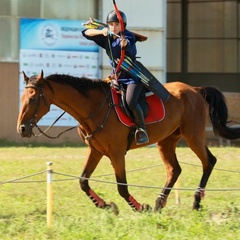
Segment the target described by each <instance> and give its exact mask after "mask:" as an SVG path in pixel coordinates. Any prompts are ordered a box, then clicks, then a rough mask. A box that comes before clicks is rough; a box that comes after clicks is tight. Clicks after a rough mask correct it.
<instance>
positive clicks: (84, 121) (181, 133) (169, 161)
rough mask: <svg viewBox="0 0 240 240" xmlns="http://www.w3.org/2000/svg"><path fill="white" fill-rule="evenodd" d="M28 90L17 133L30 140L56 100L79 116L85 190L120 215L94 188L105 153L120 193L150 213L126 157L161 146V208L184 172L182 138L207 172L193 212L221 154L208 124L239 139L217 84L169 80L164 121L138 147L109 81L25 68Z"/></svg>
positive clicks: (100, 205)
mask: <svg viewBox="0 0 240 240" xmlns="http://www.w3.org/2000/svg"><path fill="white" fill-rule="evenodd" d="M23 75H24V81H25V84H26V86H25V89H24V91H23V94H22V96H21V109H20V111H19V115H18V120H17V131H18V133H19V134H20V135H21V136H22V137H28V138H30V137H31V136H32V135H33V131H32V129H33V128H34V127H36V126H37V122H38V121H39V120H40V119H41V118H42V117H43V116H44V115H45V114H47V113H48V112H49V109H50V105H51V104H55V105H56V106H58V107H59V108H61V109H63V110H64V111H66V112H67V113H69V114H70V115H71V116H72V117H74V118H75V119H76V120H77V121H78V123H79V126H78V130H77V131H78V134H79V136H80V138H81V139H82V140H83V142H84V143H86V144H87V145H88V156H87V158H86V161H85V163H84V167H83V171H82V174H81V177H80V178H79V184H80V188H81V189H82V190H83V191H84V192H85V194H86V195H87V196H88V197H89V198H90V199H91V201H92V202H93V203H94V204H95V206H96V207H98V208H103V209H111V210H112V211H113V212H114V213H116V214H118V211H119V210H118V208H117V206H116V204H115V203H113V202H109V203H107V202H105V200H104V199H102V198H101V197H100V196H98V195H97V193H96V192H95V191H94V190H93V189H92V188H91V187H90V185H89V178H90V177H91V175H92V173H93V172H94V170H95V168H96V167H97V165H98V163H99V161H100V160H101V158H102V157H103V156H107V157H108V158H109V159H110V161H111V164H112V166H113V169H114V173H115V178H116V182H117V189H118V193H119V194H120V196H121V197H122V198H123V199H125V201H126V202H127V203H128V204H129V205H130V207H131V208H132V210H134V211H137V212H143V211H148V210H149V211H150V210H151V206H150V205H149V204H144V203H143V204H142V203H140V202H138V201H137V200H136V199H135V198H134V197H133V196H132V195H131V194H130V192H129V190H128V185H127V177H126V169H125V155H126V153H127V151H128V150H131V149H136V148H139V147H142V146H147V145H150V144H151V145H152V144H154V143H155V144H156V145H157V148H158V150H159V153H160V156H161V159H162V161H163V163H164V165H165V168H166V173H167V179H166V183H165V185H164V187H163V188H162V191H161V192H160V193H159V195H158V196H157V198H156V200H155V207H154V209H153V210H154V212H160V211H161V210H162V209H163V208H164V207H165V206H166V204H167V198H168V196H169V194H170V192H171V189H172V188H173V186H174V184H175V182H176V180H177V179H178V177H179V175H180V174H181V167H180V165H179V162H178V159H177V155H176V146H177V143H178V142H179V141H180V139H185V142H186V144H187V145H188V146H189V147H190V149H191V150H192V151H193V152H194V153H195V154H196V155H197V157H198V158H199V159H200V161H201V164H202V176H201V179H200V182H199V185H198V187H197V188H196V191H195V193H194V196H193V197H194V201H193V207H192V209H193V210H199V209H200V207H201V205H200V203H201V200H202V197H203V196H204V190H205V188H206V185H207V182H208V180H209V177H210V175H211V172H212V170H213V169H214V165H215V164H216V161H217V159H216V157H215V156H214V155H213V154H212V153H211V152H210V150H209V149H208V147H207V144H206V131H205V128H206V124H207V121H208V118H210V120H211V124H212V126H213V131H214V133H215V134H216V135H218V136H220V137H222V138H225V139H238V138H240V128H239V127H235V128H234V127H231V126H229V121H228V107H227V105H226V100H225V98H224V95H223V94H222V92H221V91H219V90H218V89H217V88H215V87H210V86H200V87H193V86H190V85H187V84H185V83H183V82H180V81H179V82H171V83H166V84H164V87H165V88H166V89H167V90H168V91H169V93H170V97H169V99H168V100H167V101H166V102H164V106H165V109H166V112H165V117H164V119H163V120H162V121H159V122H155V123H152V124H149V125H147V132H148V135H149V142H148V143H147V144H144V145H137V144H136V143H135V141H131V142H130V144H129V141H128V140H127V139H128V137H129V133H130V131H131V129H130V128H129V127H128V126H125V125H124V124H122V123H121V122H120V121H119V119H118V116H117V114H116V111H115V108H114V104H113V101H112V96H111V94H110V92H111V87H112V86H110V84H109V83H106V82H105V81H102V80H100V79H98V80H96V79H89V78H85V77H74V76H70V75H64V74H52V75H49V76H47V77H44V73H43V70H42V71H41V73H40V74H39V75H34V76H31V77H28V76H27V75H26V74H25V73H24V72H23Z"/></svg>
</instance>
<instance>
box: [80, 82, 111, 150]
mask: <svg viewBox="0 0 240 240" xmlns="http://www.w3.org/2000/svg"><path fill="white" fill-rule="evenodd" d="M102 89H103V92H104V95H105V98H104V100H103V102H102V104H101V106H100V107H99V108H98V111H96V112H94V113H93V114H90V115H89V116H88V117H87V118H85V120H87V119H91V118H93V117H94V116H95V115H97V114H98V113H99V112H100V111H101V110H102V109H103V107H104V106H105V104H106V102H108V110H107V113H106V115H105V118H104V119H103V122H102V124H100V125H99V126H98V127H97V128H96V129H95V130H94V131H93V132H92V133H91V134H87V135H86V134H85V133H84V132H83V131H82V129H81V128H79V129H80V132H81V134H82V136H83V137H84V139H85V140H86V141H87V142H88V144H89V145H90V146H91V147H93V146H92V145H91V143H90V139H91V138H92V137H93V136H94V135H95V134H96V133H97V132H99V131H100V130H102V129H103V128H104V126H105V124H106V123H107V120H108V118H109V115H110V111H111V107H112V106H113V103H112V102H111V101H109V96H110V92H111V90H109V91H108V93H107V92H106V90H105V89H104V88H103V87H102ZM85 122H86V121H85ZM81 125H82V124H80V126H81ZM94 149H95V148H94Z"/></svg>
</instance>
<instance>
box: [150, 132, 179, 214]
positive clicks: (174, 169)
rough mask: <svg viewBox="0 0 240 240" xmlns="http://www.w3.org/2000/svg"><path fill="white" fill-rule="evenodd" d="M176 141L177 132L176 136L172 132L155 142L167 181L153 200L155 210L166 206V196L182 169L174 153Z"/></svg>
mask: <svg viewBox="0 0 240 240" xmlns="http://www.w3.org/2000/svg"><path fill="white" fill-rule="evenodd" d="M177 141H178V134H176V136H175V134H172V136H170V137H169V138H167V139H165V140H164V141H161V142H159V143H158V144H157V146H158V150H159V153H160V156H161V158H162V160H163V162H164V165H165V168H166V172H167V181H166V183H165V186H164V188H163V190H162V192H161V193H160V194H159V196H158V197H157V199H156V201H155V208H154V211H155V212H159V211H161V209H162V208H164V207H165V206H166V204H167V198H168V196H169V194H170V192H171V189H172V187H173V186H174V184H175V182H176V181H177V179H178V177H179V175H180V174H181V171H182V170H181V167H180V165H179V163H178V160H177V157H176V153H175V148H176V142H177Z"/></svg>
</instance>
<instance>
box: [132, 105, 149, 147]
mask: <svg viewBox="0 0 240 240" xmlns="http://www.w3.org/2000/svg"><path fill="white" fill-rule="evenodd" d="M132 113H133V117H134V121H135V123H136V125H137V130H136V132H135V139H136V143H137V145H140V144H144V143H148V142H149V139H148V135H147V131H146V126H145V123H144V117H143V112H142V109H141V107H140V106H139V105H137V106H136V108H135V109H134V111H132Z"/></svg>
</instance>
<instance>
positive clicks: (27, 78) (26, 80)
mask: <svg viewBox="0 0 240 240" xmlns="http://www.w3.org/2000/svg"><path fill="white" fill-rule="evenodd" d="M22 73H23V77H24V81H25V83H26V84H28V80H29V77H28V76H27V75H26V73H25V72H24V71H22Z"/></svg>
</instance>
